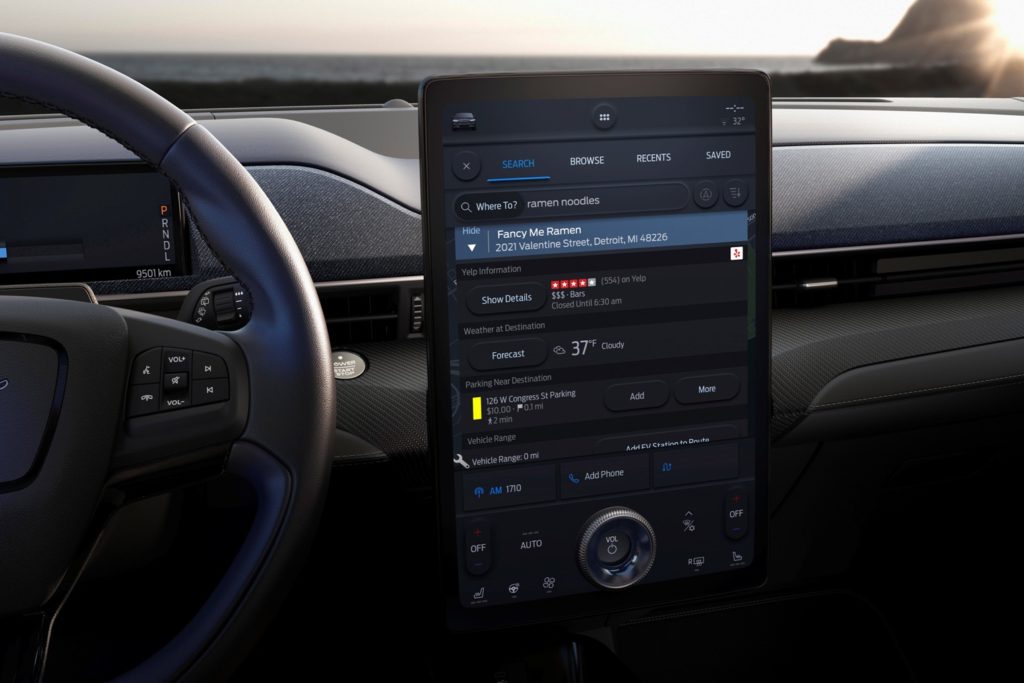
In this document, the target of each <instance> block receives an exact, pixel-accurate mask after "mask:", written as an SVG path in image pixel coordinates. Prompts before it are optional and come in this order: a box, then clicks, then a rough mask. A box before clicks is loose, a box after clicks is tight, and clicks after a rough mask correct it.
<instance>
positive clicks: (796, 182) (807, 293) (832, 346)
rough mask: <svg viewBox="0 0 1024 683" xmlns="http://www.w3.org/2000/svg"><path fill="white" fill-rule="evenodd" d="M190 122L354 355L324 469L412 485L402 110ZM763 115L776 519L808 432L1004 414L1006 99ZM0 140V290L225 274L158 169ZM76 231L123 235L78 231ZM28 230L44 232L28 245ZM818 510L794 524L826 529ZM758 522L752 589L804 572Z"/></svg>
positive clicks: (1010, 342) (36, 126) (418, 391)
mask: <svg viewBox="0 0 1024 683" xmlns="http://www.w3.org/2000/svg"><path fill="white" fill-rule="evenodd" d="M196 114H197V118H199V119H200V121H201V123H202V124H203V125H205V126H206V127H207V128H208V129H209V130H210V131H211V132H213V133H214V135H216V136H217V137H218V138H219V139H220V140H221V141H222V142H223V143H224V144H225V145H226V146H227V147H228V148H229V149H230V150H231V151H232V152H233V153H234V154H235V155H236V156H237V157H238V158H239V159H240V160H241V161H242V162H243V163H244V164H245V165H246V166H247V167H248V169H249V171H250V172H251V173H252V175H253V177H254V178H255V179H256V180H257V182H259V184H260V185H261V186H262V187H263V189H264V190H265V191H266V193H267V194H268V196H269V197H270V199H271V200H272V201H273V203H274V204H275V206H276V207H277V209H278V210H279V212H280V213H281V215H282V217H283V218H284V220H285V222H286V223H287V224H288V226H289V228H290V229H291V231H292V233H293V235H294V237H295V239H296V242H297V243H298V245H299V248H300V250H301V251H302V253H303V255H304V257H305V258H306V261H307V263H308V265H309V268H310V271H311V273H312V275H313V278H314V280H315V281H316V282H317V287H318V291H319V293H320V297H321V302H322V305H323V308H324V313H325V316H326V318H327V322H328V328H329V331H330V333H331V339H332V346H334V348H335V350H336V351H337V352H339V353H340V352H346V353H350V354H354V355H355V356H356V357H358V358H359V359H360V360H361V362H362V369H361V370H360V371H359V372H358V373H357V372H348V371H343V372H341V374H342V375H343V376H341V377H338V375H336V377H338V379H337V381H336V391H337V394H338V398H339V411H338V416H337V425H338V433H337V435H338V438H337V442H336V444H335V462H336V464H337V466H338V467H350V466H356V465H359V466H365V465H367V464H372V463H384V462H387V463H390V465H391V466H392V467H394V468H395V469H396V471H397V472H399V473H400V475H401V476H402V477H403V478H404V479H405V480H407V481H408V482H412V483H413V484H415V485H417V486H420V487H427V486H429V485H430V482H431V467H430V464H429V460H428V458H427V434H426V419H425V415H426V386H427V363H426V357H427V349H426V340H425V338H424V336H423V299H424V286H423V279H422V273H423V268H424V263H423V255H422V247H421V225H420V216H419V209H420V199H419V172H418V161H417V158H416V157H417V148H418V141H417V139H416V134H415V131H416V117H417V111H416V109H415V108H413V107H409V106H407V105H404V104H402V103H393V104H391V105H389V106H385V107H366V108H351V109H350V108H336V109H330V108H319V109H293V110H260V111H243V110H239V111H218V112H197V113H196ZM773 117H774V127H775V141H774V143H775V147H774V158H773V184H774V197H773V200H774V208H773V223H774V233H773V252H774V261H773V270H774V282H773V293H772V297H773V302H774V310H773V314H772V369H771V372H772V402H773V406H772V420H771V423H772V424H771V428H772V434H773V439H774V444H775V448H774V449H773V453H772V491H771V506H772V508H773V509H775V508H777V507H778V506H779V505H780V504H781V501H783V500H786V499H787V496H788V495H790V494H791V493H792V491H793V490H794V487H795V485H796V483H797V481H799V480H800V478H801V477H802V476H804V475H803V472H804V468H805V466H806V463H807V462H808V461H809V459H810V458H811V455H812V453H813V452H814V449H816V448H818V447H819V444H822V443H824V442H828V441H830V440H835V439H858V438H867V437H868V436H870V435H874V434H878V433H884V432H890V433H900V432H903V431H907V430H910V429H924V430H932V429H936V428H938V427H939V426H941V425H943V424H949V423H951V422H957V421H965V420H970V419H981V418H985V417H991V416H993V415H1002V414H1006V413H1008V412H1011V411H1012V410H1013V406H1014V405H1015V404H1016V403H1017V402H1018V401H1019V399H1020V397H1021V382H1022V380H1024V360H1022V359H1024V353H1021V351H1022V350H1024V195H1022V193H1021V192H1020V191H1019V186H1020V179H1021V178H1024V125H1022V124H1024V102H1019V101H1015V100H1006V101H968V100H965V101H942V102H941V103H940V102H934V101H914V100H902V101H901V100H897V101H876V102H835V101H822V102H814V101H799V102H786V101H777V102H776V103H775V108H774V113H773ZM0 143H2V144H0V167H2V168H0V196H2V197H3V198H4V200H3V201H4V203H5V206H11V204H9V203H8V198H9V197H10V198H11V199H12V201H13V203H14V205H17V206H18V207H20V208H18V209H17V211H19V212H20V213H18V214H16V215H20V216H22V217H23V220H19V221H17V222H16V223H15V222H11V221H9V220H7V219H6V218H5V223H4V225H3V226H2V229H3V232H0V254H2V256H0V280H2V281H0V286H3V287H9V286H12V285H27V284H34V285H35V284H41V283H55V282H67V281H73V282H82V281H84V282H87V283H88V284H89V286H90V287H91V289H92V290H93V291H94V292H95V294H96V296H97V298H98V299H99V300H100V302H101V303H105V304H109V305H116V306H123V307H129V308H137V309H140V310H146V311H150V312H157V313H162V314H165V315H168V316H175V317H188V316H189V315H190V314H192V313H194V310H195V301H196V298H195V296H193V298H192V299H191V300H189V301H188V302H187V301H186V300H187V298H188V296H189V293H190V291H193V290H195V288H197V287H198V288H199V289H198V290H196V291H193V294H194V295H195V294H201V293H202V291H203V290H202V286H203V284H204V283H208V282H209V281H211V280H216V279H220V278H230V275H231V274H230V273H229V272H227V271H226V270H225V269H224V267H223V266H222V265H221V264H220V262H219V260H218V259H217V257H216V255H215V254H214V253H213V252H212V250H211V249H210V248H209V246H208V245H207V244H206V242H205V241H204V240H203V238H202V236H201V234H200V233H199V231H198V226H196V224H195V222H194V220H193V219H192V218H191V216H190V215H189V213H188V210H187V206H182V205H179V204H178V203H177V198H176V195H175V194H174V192H173V189H172V188H170V187H169V185H168V184H167V183H166V181H164V180H163V179H162V178H161V177H159V176H153V175H152V174H149V172H148V171H146V170H145V169H143V168H142V167H141V166H139V165H138V164H137V161H136V160H135V159H134V158H133V157H132V155H131V154H130V153H128V152H126V151H125V150H123V149H121V148H120V147H119V146H118V145H117V144H116V143H114V142H112V141H111V140H109V139H107V138H105V137H104V136H103V135H101V134H99V133H96V132H95V131H92V130H90V129H87V128H85V127H83V126H80V125H77V124H74V123H71V122H68V121H66V120H64V119H62V118H60V117H21V118H7V119H3V120H0ZM69 177H72V178H74V179H75V180H76V181H82V182H83V183H88V188H89V189H88V193H87V194H88V196H86V197H82V198H81V199H80V200H79V203H80V204H81V205H84V206H89V207H91V208H92V209H94V211H95V212H94V213H92V214H90V215H89V216H88V217H87V218H86V219H85V222H84V223H78V224H77V227H76V229H75V230H74V231H73V232H68V231H67V229H66V226H67V225H68V224H69V220H71V219H73V218H74V216H68V215H66V214H61V213H60V206H59V205H58V204H57V203H55V202H51V201H48V198H49V197H52V196H54V195H55V194H62V193H64V192H65V191H66V190H62V189H61V187H60V183H61V182H64V181H63V180H62V179H66V178H69ZM29 186H31V189H29V190H22V189H20V188H22V187H29ZM80 186H81V187H85V185H84V184H82V185H80ZM15 200H16V201H15ZM164 207H167V208H166V214H165V213H163V212H164V210H165V209H164ZM5 211H9V209H5ZM11 215H15V214H10V213H8V216H11ZM75 220H78V219H75ZM164 220H166V221H168V223H167V225H164V224H163V221H164ZM98 225H103V226H104V228H105V229H106V228H107V227H113V228H115V229H123V232H121V233H119V234H121V236H122V239H120V240H118V242H117V243H116V244H109V245H102V244H96V245H93V244H90V243H87V242H85V241H83V240H82V239H81V237H82V236H89V235H92V234H94V227H95V226H98ZM117 226H123V228H118V227H117ZM29 227H31V232H30V231H29ZM39 231H42V234H46V235H48V237H47V240H46V244H43V243H42V240H38V239H37V238H33V239H36V242H34V243H33V242H31V241H30V240H28V239H27V238H28V236H29V235H35V234H37V233H38V232H39ZM133 231H137V232H133ZM165 231H167V232H166V235H167V237H165ZM165 242H170V244H169V245H165V244H164V243H165ZM128 245H131V246H130V248H129V246H128ZM47 250H50V251H49V253H48V254H47V253H46V252H47ZM72 260H73V262H72ZM168 271H169V272H168ZM338 362H339V364H340V365H339V366H338V367H342V368H345V367H350V366H349V365H346V364H347V363H349V362H350V361H349V360H347V359H340V360H339V361H338ZM838 485H840V484H837V486H838ZM471 490H472V488H471ZM828 522H829V518H827V517H822V518H821V521H820V524H821V528H820V529H818V531H817V532H816V533H817V535H813V534H812V537H813V538H825V539H827V538H829V537H830V535H831V534H833V533H836V532H835V531H834V530H826V529H825V526H826V525H827V524H828ZM793 524H797V523H796V522H793ZM800 524H804V525H806V524H809V522H806V521H802V522H800ZM801 528H803V529H804V532H805V533H806V528H805V527H801ZM777 535H781V537H782V541H781V542H780V544H779V545H778V547H779V548H780V550H779V552H778V553H775V554H774V555H773V557H772V558H770V562H771V563H774V565H775V566H774V568H773V569H770V570H769V577H770V580H772V581H785V580H786V577H787V576H788V577H792V576H794V575H796V574H798V573H801V572H806V571H808V567H813V566H815V563H814V561H810V560H806V558H807V553H806V552H795V551H793V547H792V546H787V545H786V543H787V541H786V532H785V527H784V526H783V527H782V530H781V531H779V532H778V534H777ZM773 542H774V541H773ZM791 542H792V541H791ZM825 543H826V545H827V541H826V542H825ZM741 554H742V553H741ZM815 557H816V558H821V555H817V556H815ZM805 560H806V561H805ZM815 561H820V562H822V563H823V565H829V566H832V567H834V566H835V565H837V564H838V565H841V564H842V562H843V561H844V557H843V556H842V554H841V553H838V552H837V553H835V554H834V555H833V556H830V557H828V558H827V560H826V559H823V558H822V559H819V560H815ZM830 563H831V564H830ZM821 571H822V572H823V573H824V572H825V571H826V570H825V569H824V568H822V569H821ZM510 582H511V581H510ZM506 583H509V582H506ZM506 592H507V589H506ZM469 598H470V599H472V595H470V596H469Z"/></svg>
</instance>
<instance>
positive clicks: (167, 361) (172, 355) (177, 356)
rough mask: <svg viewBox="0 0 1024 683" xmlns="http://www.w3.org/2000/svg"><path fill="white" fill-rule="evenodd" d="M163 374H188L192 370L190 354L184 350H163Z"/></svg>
mask: <svg viewBox="0 0 1024 683" xmlns="http://www.w3.org/2000/svg"><path fill="white" fill-rule="evenodd" d="M163 364H164V372H165V373H166V372H188V371H189V370H191V369H192V367H191V366H192V352H191V351H186V350H184V349H164V352H163Z"/></svg>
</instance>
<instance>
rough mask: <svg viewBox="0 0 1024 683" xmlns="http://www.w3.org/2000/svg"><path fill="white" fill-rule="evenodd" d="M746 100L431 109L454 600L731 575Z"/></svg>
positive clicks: (745, 480) (743, 540) (741, 541)
mask: <svg viewBox="0 0 1024 683" xmlns="http://www.w3.org/2000/svg"><path fill="white" fill-rule="evenodd" d="M752 105H753V102H752V101H750V100H745V99H744V98H742V97H710V96H708V97H657V98H618V99H607V100H599V99H573V100H557V101H555V100H537V101H519V102H516V101H513V102H507V101H503V102H493V101H492V102H465V103H460V104H458V105H457V106H452V107H449V109H448V110H446V112H445V131H444V132H443V135H442V140H443V148H444V165H445V168H444V171H443V172H444V177H445V182H444V187H445V203H446V215H447V220H446V237H447V273H448V300H447V307H448V309H447V310H448V316H447V317H448V323H449V327H448V329H447V330H446V333H447V341H448V343H449V352H450V361H451V362H450V372H451V387H450V392H451V398H450V401H451V421H452V422H451V426H452V435H453V441H452V443H451V444H450V446H451V458H452V468H453V474H452V476H454V477H455V486H454V488H455V492H456V500H455V502H454V503H455V505H454V507H455V511H456V527H457V529H456V531H457V534H458V541H457V545H458V553H459V563H460V577H459V592H460V602H461V604H462V605H463V606H465V607H470V608H482V607H486V606H490V605H500V604H508V603H513V602H522V601H531V600H538V599H544V598H547V597H553V596H559V595H571V594H578V593H585V592H593V591H599V590H602V589H607V588H622V587H626V586H629V585H631V584H633V583H637V582H643V583H656V582H659V581H666V580H676V579H680V578H685V577H689V576H696V575H704V574H710V573H716V572H726V571H729V570H732V569H737V568H742V567H746V566H748V564H749V562H750V560H751V556H752V553H753V530H752V528H751V527H749V526H748V522H747V519H748V509H749V508H750V506H751V505H752V502H751V498H752V496H753V491H754V489H753V486H752V482H753V477H754V458H755V453H754V440H753V437H752V435H751V429H750V425H751V423H752V419H753V417H754V415H753V412H752V411H753V410H754V409H755V408H754V404H753V403H752V402H750V401H748V395H749V394H750V391H751V382H752V379H753V377H754V374H753V372H752V368H751V363H750V362H749V359H750V354H751V350H752V349H753V348H754V346H753V344H754V343H755V339H754V338H755V331H756V330H755V317H754V316H755V310H754V302H755V280H754V274H755V271H754V268H755V260H754V259H753V258H752V251H753V244H754V238H755V236H756V225H757V215H756V211H755V208H754V207H755V199H756V197H755V190H756V183H755V152H756V150H755V133H754V130H755V129H754V121H753V117H754V111H753V106H752ZM449 124H450V125H449ZM602 514H603V515H605V517H601V515H602ZM602 520H603V521H602ZM588 534H589V535H588Z"/></svg>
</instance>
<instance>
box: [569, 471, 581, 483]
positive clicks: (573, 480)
mask: <svg viewBox="0 0 1024 683" xmlns="http://www.w3.org/2000/svg"><path fill="white" fill-rule="evenodd" d="M569 483H570V484H579V483H580V478H579V477H577V476H576V475H575V474H573V473H572V472H570V473H569Z"/></svg>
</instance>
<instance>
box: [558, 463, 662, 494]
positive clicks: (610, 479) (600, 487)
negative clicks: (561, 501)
mask: <svg viewBox="0 0 1024 683" xmlns="http://www.w3.org/2000/svg"><path fill="white" fill-rule="evenodd" d="M560 467H561V488H562V498H584V497H586V496H603V495H606V494H609V493H621V492H623V491H639V490H640V489H646V488H648V487H649V486H650V485H651V472H650V466H649V465H648V457H647V454H646V453H641V454H638V455H624V456H623V455H620V456H615V457H611V458H601V459H599V460H584V461H573V462H568V463H562V465H561V466H560Z"/></svg>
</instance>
